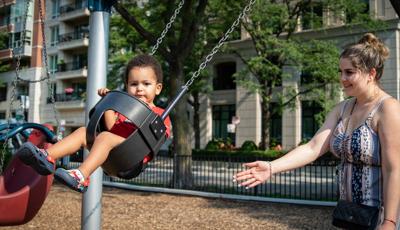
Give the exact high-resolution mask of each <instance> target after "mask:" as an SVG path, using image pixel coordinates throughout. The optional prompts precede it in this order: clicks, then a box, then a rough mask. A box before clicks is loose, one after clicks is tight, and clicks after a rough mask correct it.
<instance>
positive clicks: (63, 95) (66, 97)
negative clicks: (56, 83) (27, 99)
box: [47, 93, 84, 103]
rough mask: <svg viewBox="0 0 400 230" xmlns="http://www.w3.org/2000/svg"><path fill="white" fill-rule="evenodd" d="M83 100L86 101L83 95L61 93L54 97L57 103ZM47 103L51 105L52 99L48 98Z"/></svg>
mask: <svg viewBox="0 0 400 230" xmlns="http://www.w3.org/2000/svg"><path fill="white" fill-rule="evenodd" d="M82 99H84V97H82V95H81V93H80V94H79V93H71V94H67V93H60V94H56V95H54V100H55V102H65V101H80V100H82ZM47 103H51V98H50V97H48V98H47Z"/></svg>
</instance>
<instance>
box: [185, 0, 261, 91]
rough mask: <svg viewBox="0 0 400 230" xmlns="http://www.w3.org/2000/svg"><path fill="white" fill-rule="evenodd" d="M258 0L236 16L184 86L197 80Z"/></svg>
mask: <svg viewBox="0 0 400 230" xmlns="http://www.w3.org/2000/svg"><path fill="white" fill-rule="evenodd" d="M255 2H256V0H250V1H249V3H248V4H247V5H246V6H245V7H244V9H243V10H242V12H241V13H240V14H239V16H238V17H237V18H236V20H235V21H234V22H233V24H232V25H231V27H230V28H229V29H228V30H227V31H226V32H225V34H224V36H223V37H222V38H221V39H220V40H219V41H218V44H217V45H216V46H214V48H213V49H212V50H211V52H210V53H209V54H208V55H207V56H206V58H205V60H204V61H203V62H202V63H201V64H200V66H199V68H198V69H197V70H196V72H194V73H193V74H192V77H191V78H190V79H189V81H187V82H186V84H185V85H184V86H183V87H184V88H186V89H188V88H189V87H190V86H191V85H192V84H193V82H194V80H196V79H197V78H198V77H199V75H200V72H201V71H202V70H204V68H206V66H207V64H208V63H209V62H210V61H211V60H212V59H213V56H214V55H215V54H216V53H217V52H218V51H219V49H220V48H221V46H222V45H223V44H224V43H225V41H226V40H227V39H228V38H229V35H230V34H231V33H232V32H233V31H234V30H235V29H236V27H237V26H238V25H239V23H240V21H241V20H243V18H244V17H245V16H246V14H247V13H248V12H249V11H250V10H251V8H252V6H253V5H254V3H255Z"/></svg>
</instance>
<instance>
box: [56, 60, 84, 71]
mask: <svg viewBox="0 0 400 230" xmlns="http://www.w3.org/2000/svg"><path fill="white" fill-rule="evenodd" d="M86 67H87V63H86V62H68V63H60V64H57V72H66V71H73V70H79V69H83V68H86Z"/></svg>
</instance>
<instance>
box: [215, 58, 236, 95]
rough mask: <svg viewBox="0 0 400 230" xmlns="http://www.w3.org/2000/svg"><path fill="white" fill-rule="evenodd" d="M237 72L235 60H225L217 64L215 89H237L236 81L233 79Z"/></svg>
mask: <svg viewBox="0 0 400 230" xmlns="http://www.w3.org/2000/svg"><path fill="white" fill-rule="evenodd" d="M235 73H236V63H235V62H224V63H220V64H217V65H215V74H216V76H215V77H214V80H213V88H214V90H225V89H236V83H235V81H234V79H233V74H235Z"/></svg>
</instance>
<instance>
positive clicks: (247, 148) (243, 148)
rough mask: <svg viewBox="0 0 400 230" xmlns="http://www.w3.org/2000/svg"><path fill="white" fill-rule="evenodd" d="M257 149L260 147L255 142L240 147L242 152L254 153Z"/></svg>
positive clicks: (248, 142)
mask: <svg viewBox="0 0 400 230" xmlns="http://www.w3.org/2000/svg"><path fill="white" fill-rule="evenodd" d="M257 149H258V147H257V145H256V143H254V141H245V142H243V144H242V146H240V151H254V150H257Z"/></svg>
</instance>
